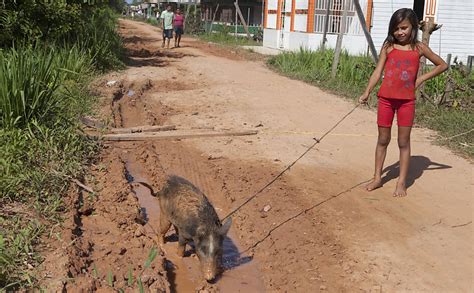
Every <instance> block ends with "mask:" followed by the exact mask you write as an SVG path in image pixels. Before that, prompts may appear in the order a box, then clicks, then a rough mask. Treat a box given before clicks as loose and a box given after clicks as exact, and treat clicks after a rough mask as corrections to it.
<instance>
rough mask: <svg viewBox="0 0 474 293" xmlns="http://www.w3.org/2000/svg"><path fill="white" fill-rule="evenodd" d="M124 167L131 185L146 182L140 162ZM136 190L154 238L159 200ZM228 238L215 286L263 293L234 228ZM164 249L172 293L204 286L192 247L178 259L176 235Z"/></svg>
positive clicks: (228, 290)
mask: <svg viewBox="0 0 474 293" xmlns="http://www.w3.org/2000/svg"><path fill="white" fill-rule="evenodd" d="M125 168H126V177H127V180H128V181H129V182H132V181H140V180H146V178H144V177H143V175H142V174H143V170H141V168H140V166H139V164H138V163H136V162H133V161H131V160H127V161H126V164H125ZM133 191H134V193H135V194H136V196H137V198H138V201H139V203H140V206H141V208H142V212H143V215H144V216H145V221H146V224H145V231H146V233H147V235H149V236H150V237H152V238H154V239H155V238H156V235H157V233H156V232H155V231H158V230H157V229H158V219H159V218H158V215H159V213H160V208H159V204H158V199H156V198H155V197H153V196H152V195H151V194H150V192H149V190H148V189H147V188H146V187H143V186H140V185H135V186H134V187H133ZM228 236H229V237H226V238H225V240H224V259H223V266H224V269H225V271H224V273H223V274H222V275H220V276H219V277H218V278H217V280H216V281H215V283H214V284H215V285H216V286H217V287H218V288H219V290H220V291H221V292H264V291H265V287H264V285H263V281H262V278H261V277H260V273H259V270H258V267H257V265H256V264H255V261H252V259H251V257H248V256H242V255H240V253H239V251H241V250H242V249H241V247H239V245H238V243H236V242H235V241H233V240H232V239H236V237H234V236H235V235H234V234H233V233H232V229H231V231H230V232H229V235H228ZM164 249H165V256H166V259H167V262H166V268H167V271H168V279H169V281H170V283H171V291H172V292H177V293H183V292H194V291H196V288H198V287H201V286H202V284H203V282H204V281H203V278H202V275H201V271H200V265H199V260H198V258H197V257H196V256H190V253H189V251H190V247H189V246H187V247H186V255H187V256H185V257H183V258H181V257H179V256H178V255H177V254H176V249H177V239H176V235H175V234H174V233H168V234H167V242H166V244H165V246H164Z"/></svg>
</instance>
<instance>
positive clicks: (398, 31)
mask: <svg viewBox="0 0 474 293" xmlns="http://www.w3.org/2000/svg"><path fill="white" fill-rule="evenodd" d="M417 33H418V19H417V17H416V14H415V12H414V11H413V10H412V9H409V8H401V9H399V10H397V11H395V12H394V13H393V15H392V18H391V19H390V23H389V28H388V36H387V38H386V39H385V42H384V44H383V46H382V49H381V50H380V59H379V61H378V63H377V66H376V68H375V70H374V72H373V73H372V76H371V77H370V80H369V83H368V85H367V88H366V90H365V92H364V93H363V94H362V96H360V98H359V102H360V103H365V102H366V101H367V99H368V98H369V95H370V92H371V91H372V89H373V88H374V87H375V85H376V84H377V83H378V81H379V80H380V77H381V76H382V72H384V78H383V81H382V85H381V86H380V90H379V92H378V94H377V96H378V110H377V124H378V132H379V135H378V140H377V147H376V150H375V173H374V178H373V180H372V181H371V182H369V184H368V185H367V186H366V189H367V190H368V191H372V190H374V189H377V188H379V187H381V186H382V170H383V163H384V161H385V156H386V154H387V146H388V144H389V143H390V138H391V129H392V122H393V117H394V115H395V113H396V114H397V124H398V147H399V149H400V175H399V178H398V182H397V186H396V188H395V191H394V193H393V196H406V195H407V187H406V180H407V175H408V167H409V165H410V155H411V154H410V153H411V147H410V134H411V128H412V126H413V120H414V118H415V90H416V89H417V88H418V87H419V86H420V85H421V84H423V83H424V82H425V81H427V80H429V79H431V78H433V77H435V76H437V75H439V74H441V73H442V72H443V71H445V70H446V69H448V65H447V64H446V62H444V60H443V59H441V57H439V56H438V55H437V54H435V53H434V52H433V51H431V49H430V48H429V47H428V46H426V45H425V44H423V43H421V42H419V41H418V39H417ZM422 56H425V57H426V58H427V59H428V60H430V61H431V62H432V63H433V64H434V67H433V69H432V70H430V71H429V72H427V73H424V74H422V75H420V76H417V74H418V67H419V65H420V57H422Z"/></svg>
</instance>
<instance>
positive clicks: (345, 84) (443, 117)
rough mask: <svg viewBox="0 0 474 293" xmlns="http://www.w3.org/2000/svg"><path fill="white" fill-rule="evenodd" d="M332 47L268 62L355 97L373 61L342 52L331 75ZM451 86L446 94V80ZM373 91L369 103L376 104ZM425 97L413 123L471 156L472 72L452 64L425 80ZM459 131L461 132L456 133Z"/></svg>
mask: <svg viewBox="0 0 474 293" xmlns="http://www.w3.org/2000/svg"><path fill="white" fill-rule="evenodd" d="M333 57H334V51H333V50H325V51H320V50H319V51H308V50H304V49H301V50H300V51H298V52H285V53H282V54H279V55H277V56H274V57H272V58H270V59H269V61H268V63H269V65H270V66H271V67H272V68H274V69H275V70H276V71H278V72H281V73H282V74H284V75H286V76H289V77H291V78H295V79H300V80H304V81H306V82H308V83H311V84H315V85H317V86H319V87H321V88H323V89H326V90H330V91H332V92H335V93H337V94H340V95H343V96H346V97H349V98H352V99H357V98H358V97H359V96H360V95H361V94H362V92H363V91H364V89H365V87H366V86H367V82H368V80H369V78H370V75H371V74H372V72H373V70H374V68H375V64H374V63H373V61H372V60H371V59H370V58H369V57H364V56H350V55H349V54H348V53H347V52H343V53H342V54H341V57H340V63H339V66H338V69H337V74H336V78H334V79H332V78H331V67H332V60H333ZM448 81H449V82H450V83H451V90H449V91H447V94H446V83H447V82H448ZM377 91H378V87H377V88H375V89H374V90H373V91H372V93H373V94H372V98H371V99H370V100H369V106H371V107H375V106H376V102H377V100H376V97H375V94H376V93H377ZM424 93H425V95H424V98H421V99H418V100H417V115H416V121H415V123H416V124H417V125H420V126H423V127H427V128H430V129H433V130H436V131H438V133H439V135H440V138H439V139H438V142H439V143H440V144H443V145H447V146H449V147H450V148H452V149H453V150H456V151H458V152H460V153H462V154H465V155H467V156H470V157H471V158H472V157H473V156H474V131H471V130H472V129H473V128H474V114H473V112H474V74H473V73H471V74H468V73H467V71H466V68H465V67H464V66H462V65H455V66H454V67H453V68H452V69H451V70H450V71H449V72H447V73H444V74H442V75H440V76H438V77H436V78H434V79H432V80H429V81H428V82H427V83H426V84H425V90H424ZM458 134H461V135H458Z"/></svg>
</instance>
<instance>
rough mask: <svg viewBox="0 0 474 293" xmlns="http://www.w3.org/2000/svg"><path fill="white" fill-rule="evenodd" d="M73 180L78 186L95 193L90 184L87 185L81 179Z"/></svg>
mask: <svg viewBox="0 0 474 293" xmlns="http://www.w3.org/2000/svg"><path fill="white" fill-rule="evenodd" d="M72 182H74V183H76V184H77V186H79V187H81V188H82V189H84V190H85V191H87V192H90V193H94V190H92V188H90V187H89V186H86V185H84V184H82V183H81V182H80V181H79V180H77V179H72Z"/></svg>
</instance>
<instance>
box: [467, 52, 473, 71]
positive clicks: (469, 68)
mask: <svg viewBox="0 0 474 293" xmlns="http://www.w3.org/2000/svg"><path fill="white" fill-rule="evenodd" d="M473 59H474V56H473V55H469V56H467V71H468V72H469V73H471V71H472V60H473Z"/></svg>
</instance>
